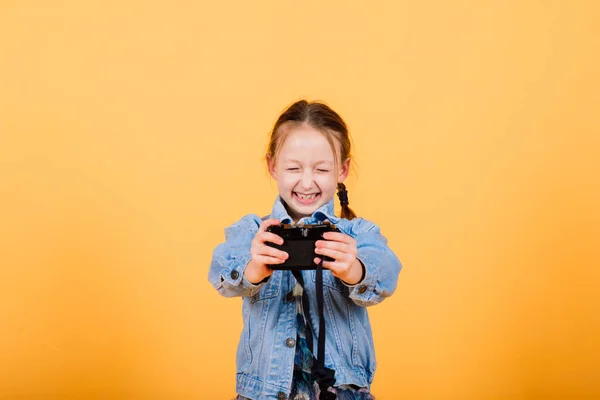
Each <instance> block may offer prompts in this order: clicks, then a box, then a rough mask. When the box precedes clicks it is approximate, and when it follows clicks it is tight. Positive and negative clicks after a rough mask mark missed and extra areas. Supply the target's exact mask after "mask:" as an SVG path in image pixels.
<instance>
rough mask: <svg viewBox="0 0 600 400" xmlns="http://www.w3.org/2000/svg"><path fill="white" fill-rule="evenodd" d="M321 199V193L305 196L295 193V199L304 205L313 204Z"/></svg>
mask: <svg viewBox="0 0 600 400" xmlns="http://www.w3.org/2000/svg"><path fill="white" fill-rule="evenodd" d="M320 197H321V193H310V194H303V193H298V192H294V198H295V199H296V200H298V201H299V202H300V203H302V204H313V203H314V202H316V201H317V200H318V199H319V198H320Z"/></svg>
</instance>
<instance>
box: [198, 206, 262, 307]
mask: <svg viewBox="0 0 600 400" xmlns="http://www.w3.org/2000/svg"><path fill="white" fill-rule="evenodd" d="M260 223H261V219H260V218H259V217H258V216H256V215H246V216H245V217H243V218H242V219H240V220H239V221H237V222H236V223H234V224H233V225H231V226H229V227H227V228H225V242H223V243H221V244H219V245H218V246H217V247H216V248H215V250H214V251H213V257H212V261H211V263H210V270H209V272H208V280H209V282H210V283H211V285H212V286H213V287H214V288H215V289H217V291H218V292H219V293H220V294H221V295H223V296H225V297H235V296H242V297H246V296H252V295H254V294H256V293H257V292H258V291H259V290H260V288H261V287H262V285H263V283H262V282H261V283H259V284H258V285H254V284H252V283H251V282H249V281H248V280H247V279H246V278H245V277H244V270H245V269H246V265H247V264H248V262H249V261H250V258H251V255H250V246H251V242H252V239H254V235H255V234H256V232H258V227H259V226H260Z"/></svg>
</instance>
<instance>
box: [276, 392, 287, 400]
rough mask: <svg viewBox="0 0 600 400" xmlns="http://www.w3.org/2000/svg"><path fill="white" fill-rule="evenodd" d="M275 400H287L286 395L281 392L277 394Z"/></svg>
mask: <svg viewBox="0 0 600 400" xmlns="http://www.w3.org/2000/svg"><path fill="white" fill-rule="evenodd" d="M277 400H287V395H286V394H285V393H283V392H279V393H277Z"/></svg>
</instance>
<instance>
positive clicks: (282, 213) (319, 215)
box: [270, 196, 339, 224]
mask: <svg viewBox="0 0 600 400" xmlns="http://www.w3.org/2000/svg"><path fill="white" fill-rule="evenodd" d="M270 218H276V219H278V220H279V221H281V222H282V223H285V224H291V223H292V222H293V220H292V217H290V215H289V214H288V212H287V210H286V208H285V205H284V201H283V199H282V198H281V196H277V199H275V204H273V209H272V210H271V216H270ZM326 219H328V220H329V221H330V222H331V223H332V224H335V223H337V222H338V220H339V218H338V217H336V216H335V214H334V201H333V198H331V200H329V201H328V202H327V203H325V204H323V205H322V206H321V207H319V208H318V209H316V210H315V212H313V213H312V216H311V217H305V218H302V219H301V220H300V221H302V222H306V223H314V222H322V221H325V220H326ZM300 221H298V222H300Z"/></svg>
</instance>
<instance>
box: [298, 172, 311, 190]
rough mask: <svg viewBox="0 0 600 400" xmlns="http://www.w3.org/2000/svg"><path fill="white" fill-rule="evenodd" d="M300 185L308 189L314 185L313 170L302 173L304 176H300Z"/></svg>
mask: <svg viewBox="0 0 600 400" xmlns="http://www.w3.org/2000/svg"><path fill="white" fill-rule="evenodd" d="M300 185H301V186H302V189H304V190H308V189H310V188H312V187H313V174H312V171H306V170H305V171H304V172H303V173H302V177H301V178H300Z"/></svg>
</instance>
